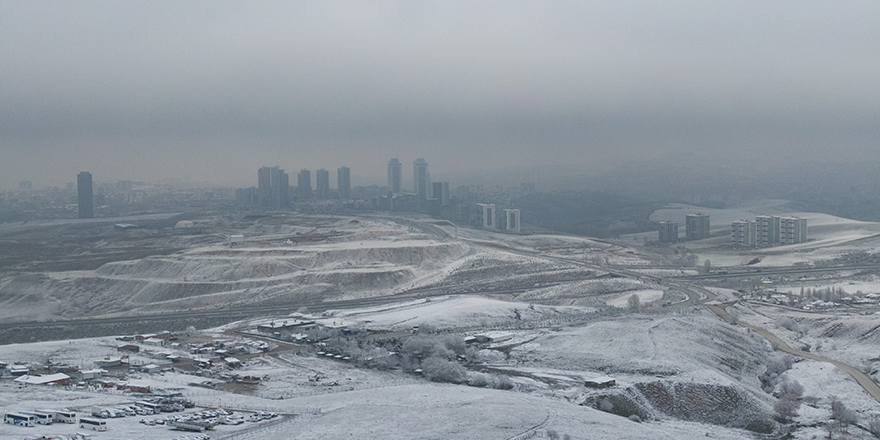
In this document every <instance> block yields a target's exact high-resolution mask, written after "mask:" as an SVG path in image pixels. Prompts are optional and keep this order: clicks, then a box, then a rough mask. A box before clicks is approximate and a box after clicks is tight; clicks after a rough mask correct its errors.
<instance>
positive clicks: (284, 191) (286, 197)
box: [257, 166, 290, 208]
mask: <svg viewBox="0 0 880 440" xmlns="http://www.w3.org/2000/svg"><path fill="white" fill-rule="evenodd" d="M257 197H258V198H259V200H260V202H259V203H260V205H262V206H265V207H267V208H289V207H290V176H288V174H287V173H285V172H284V170H282V169H281V168H279V167H278V166H274V167H271V168H270V167H262V168H260V170H259V171H257Z"/></svg>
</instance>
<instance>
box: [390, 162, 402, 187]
mask: <svg viewBox="0 0 880 440" xmlns="http://www.w3.org/2000/svg"><path fill="white" fill-rule="evenodd" d="M401 176H402V174H401V167H400V161H399V160H397V159H391V160H389V161H388V191H391V192H392V193H394V194H400V193H401V190H400V189H401V188H400V179H401Z"/></svg>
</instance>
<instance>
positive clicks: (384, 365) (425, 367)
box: [324, 326, 513, 389]
mask: <svg viewBox="0 0 880 440" xmlns="http://www.w3.org/2000/svg"><path fill="white" fill-rule="evenodd" d="M423 327H424V328H423V329H422V332H420V333H419V334H417V335H413V336H411V337H407V338H403V339H401V338H389V339H379V338H376V339H372V340H369V341H367V340H364V339H360V338H349V337H345V336H343V335H342V334H341V333H339V332H336V333H335V334H334V335H333V337H330V338H327V339H326V340H325V341H324V344H325V345H324V347H325V348H324V350H326V351H327V352H330V353H334V354H340V355H343V356H349V357H350V358H351V360H352V362H354V363H355V365H357V366H359V367H362V368H375V369H379V370H388V369H392V368H400V369H402V370H404V371H407V372H421V374H422V375H423V376H424V377H425V378H427V379H428V380H431V381H434V382H448V383H457V384H468V385H471V386H475V387H490V388H497V389H511V388H513V381H511V380H510V378H509V377H507V376H504V375H497V374H487V373H480V372H473V371H469V370H468V369H467V368H466V366H467V365H470V364H472V363H473V362H475V361H477V360H478V358H479V356H478V354H477V351H476V350H474V349H473V348H469V347H467V346H466V345H465V342H464V339H463V338H462V337H461V336H458V335H451V334H426V333H425V332H426V330H431V329H432V328H431V326H423ZM325 331H326V330H325Z"/></svg>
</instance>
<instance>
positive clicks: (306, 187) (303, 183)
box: [296, 168, 312, 200]
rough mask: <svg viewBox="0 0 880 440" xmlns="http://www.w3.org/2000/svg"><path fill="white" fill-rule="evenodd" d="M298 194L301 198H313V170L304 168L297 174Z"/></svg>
mask: <svg viewBox="0 0 880 440" xmlns="http://www.w3.org/2000/svg"><path fill="white" fill-rule="evenodd" d="M296 185H297V192H298V193H299V194H297V196H299V198H300V199H301V200H311V198H312V172H311V171H309V170H307V169H305V168H303V169H301V170H300V171H299V174H297V175H296Z"/></svg>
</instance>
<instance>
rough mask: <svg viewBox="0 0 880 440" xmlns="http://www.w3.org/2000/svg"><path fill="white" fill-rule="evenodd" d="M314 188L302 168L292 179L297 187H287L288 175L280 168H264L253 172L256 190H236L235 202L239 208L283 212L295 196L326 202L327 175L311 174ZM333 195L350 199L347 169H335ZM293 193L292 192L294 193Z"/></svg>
mask: <svg viewBox="0 0 880 440" xmlns="http://www.w3.org/2000/svg"><path fill="white" fill-rule="evenodd" d="M315 178H316V183H317V185H316V186H315V190H314V191H313V190H312V172H311V170H308V169H302V170H300V172H299V173H298V174H297V176H296V182H297V186H296V187H295V188H293V187H291V186H290V176H289V175H288V174H287V173H286V172H285V171H284V170H283V169H281V168H280V167H278V166H274V167H267V166H264V167H262V168H260V169H259V170H258V171H257V187H255V188H254V187H251V188H241V189H238V190H236V200H237V201H238V202H239V203H240V204H243V205H250V206H262V207H264V208H278V209H286V208H290V207H291V200H292V199H293V198H294V197H292V196H295V198H296V199H298V200H312V199H315V198H317V199H329V198H330V197H331V191H330V172H329V171H327V170H325V169H323V168H322V169H320V170H317V171H316V172H315ZM336 189H337V190H336V196H337V197H338V198H340V199H348V198H351V169H350V168H348V167H345V166H344V167H340V168H339V169H337V170H336ZM294 190H295V191H294Z"/></svg>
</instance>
